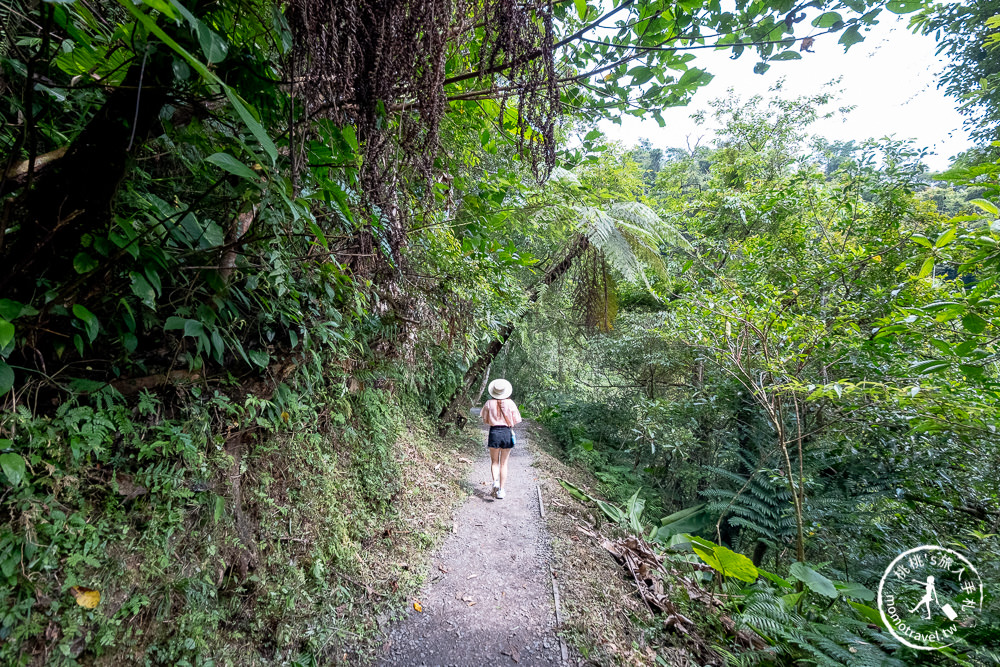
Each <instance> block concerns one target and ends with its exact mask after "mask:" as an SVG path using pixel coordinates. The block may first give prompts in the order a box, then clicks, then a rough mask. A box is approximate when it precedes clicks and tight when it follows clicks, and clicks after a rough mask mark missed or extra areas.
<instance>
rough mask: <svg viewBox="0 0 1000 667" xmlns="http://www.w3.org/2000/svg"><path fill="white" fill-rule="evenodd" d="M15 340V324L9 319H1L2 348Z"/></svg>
mask: <svg viewBox="0 0 1000 667" xmlns="http://www.w3.org/2000/svg"><path fill="white" fill-rule="evenodd" d="M12 340H14V325H13V324H11V323H10V322H8V321H7V320H0V350H2V349H3V348H5V347H7V345H9V344H10V342H11V341H12Z"/></svg>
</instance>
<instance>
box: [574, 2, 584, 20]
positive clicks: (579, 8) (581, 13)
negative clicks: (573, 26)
mask: <svg viewBox="0 0 1000 667" xmlns="http://www.w3.org/2000/svg"><path fill="white" fill-rule="evenodd" d="M573 4H575V5H576V13H577V14H578V15H579V16H580V20H581V21H582V20H583V19H585V18H587V0H573Z"/></svg>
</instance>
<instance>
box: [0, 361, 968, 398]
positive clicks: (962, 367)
mask: <svg viewBox="0 0 1000 667" xmlns="http://www.w3.org/2000/svg"><path fill="white" fill-rule="evenodd" d="M958 369H959V370H960V371H962V372H963V373H965V375H966V377H970V378H974V379H976V380H980V379H982V377H983V374H984V370H983V367H982V366H973V365H972V364H959V366H958ZM0 393H3V392H0Z"/></svg>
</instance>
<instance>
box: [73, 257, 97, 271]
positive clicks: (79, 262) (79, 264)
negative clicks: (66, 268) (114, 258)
mask: <svg viewBox="0 0 1000 667" xmlns="http://www.w3.org/2000/svg"><path fill="white" fill-rule="evenodd" d="M98 266H99V263H98V261H97V260H96V259H94V258H93V257H91V256H90V255H88V254H87V253H85V252H78V253H77V254H76V257H74V258H73V269H74V270H75V271H76V272H77V273H90V272H91V271H93V270H94V269H96V268H97V267H98Z"/></svg>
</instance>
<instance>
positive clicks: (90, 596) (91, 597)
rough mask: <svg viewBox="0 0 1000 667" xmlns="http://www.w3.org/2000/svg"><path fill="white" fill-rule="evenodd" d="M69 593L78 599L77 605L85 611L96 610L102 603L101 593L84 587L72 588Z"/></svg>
mask: <svg viewBox="0 0 1000 667" xmlns="http://www.w3.org/2000/svg"><path fill="white" fill-rule="evenodd" d="M69 592H70V593H72V594H73V597H75V598H76V603H77V604H78V605H80V606H81V607H83V608H84V609H94V608H95V607H96V606H97V604H98V603H99V602H100V601H101V592H100V591H95V590H94V589H92V588H84V587H83V586H72V587H71V588H70V589H69Z"/></svg>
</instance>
